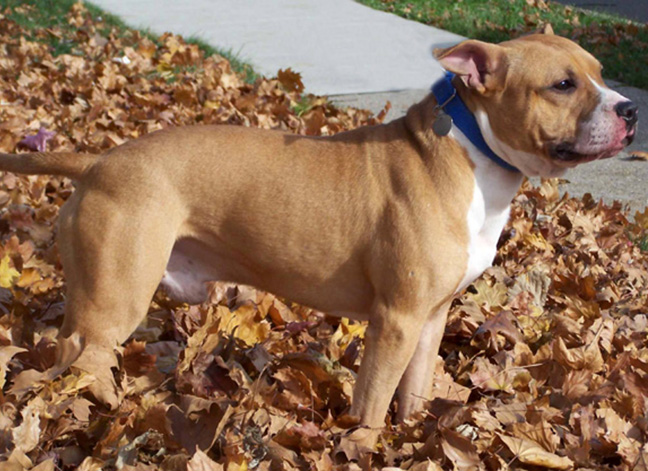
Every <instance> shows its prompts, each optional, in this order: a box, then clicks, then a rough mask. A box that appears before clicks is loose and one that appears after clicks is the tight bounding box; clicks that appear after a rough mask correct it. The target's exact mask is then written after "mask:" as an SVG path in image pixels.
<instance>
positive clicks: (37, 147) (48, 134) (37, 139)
mask: <svg viewBox="0 0 648 471" xmlns="http://www.w3.org/2000/svg"><path fill="white" fill-rule="evenodd" d="M54 136H56V133H55V132H53V131H48V130H47V129H45V128H44V127H42V126H41V128H40V129H39V130H38V132H37V133H36V134H32V135H30V136H27V137H25V138H24V139H23V140H21V141H20V142H19V143H18V144H19V145H21V146H24V147H26V148H28V149H31V150H33V151H38V152H45V151H46V150H47V141H49V140H50V139H52V138H53V137H54Z"/></svg>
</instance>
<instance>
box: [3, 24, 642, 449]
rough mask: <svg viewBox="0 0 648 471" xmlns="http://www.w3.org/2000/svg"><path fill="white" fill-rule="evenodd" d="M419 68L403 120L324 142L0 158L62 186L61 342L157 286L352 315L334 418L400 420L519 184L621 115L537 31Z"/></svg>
mask: <svg viewBox="0 0 648 471" xmlns="http://www.w3.org/2000/svg"><path fill="white" fill-rule="evenodd" d="M435 56H436V58H437V60H438V61H439V62H440V64H441V65H442V66H443V67H444V68H445V69H446V70H447V71H448V72H449V74H448V75H447V76H446V77H444V78H443V79H441V80H440V81H439V82H437V83H436V84H435V85H434V87H433V92H432V93H431V94H430V95H429V96H428V97H427V98H426V99H424V100H423V101H422V102H421V103H418V104H416V105H414V106H412V107H411V108H410V109H409V111H408V112H407V114H406V116H404V117H402V118H400V119H397V120H394V121H392V122H390V123H388V124H383V125H378V126H370V127H362V128H359V129H356V130H353V131H349V132H344V133H340V134H337V135H334V136H331V137H305V136H298V135H292V134H287V133H283V132H280V131H264V130H257V129H249V128H243V127H236V126H226V125H221V126H207V125H205V126H189V127H181V128H175V129H166V130H162V131H158V132H155V133H152V134H149V135H146V136H144V137H141V138H139V139H135V140H132V141H130V142H127V143H125V144H123V145H120V146H118V147H116V148H113V149H111V150H109V151H107V152H105V153H104V154H102V155H86V154H75V153H32V154H1V155H0V169H2V170H5V171H11V172H16V173H26V174H56V175H64V176H67V177H70V178H72V179H74V180H76V182H77V183H76V184H77V188H76V191H75V192H74V194H73V195H72V196H71V197H70V198H69V200H68V201H67V202H66V203H65V205H64V206H63V208H62V209H61V212H60V218H59V233H58V238H59V239H58V244H59V250H60V256H61V260H62V263H63V269H64V273H65V276H66V279H67V294H66V308H65V317H64V322H63V326H62V328H61V335H62V336H63V337H64V338H66V337H69V336H71V335H73V334H76V335H80V336H81V337H82V338H83V339H84V340H85V343H86V345H98V346H103V347H105V348H109V349H112V348H113V347H114V346H116V345H117V344H120V343H122V342H124V341H125V340H126V339H127V338H128V337H129V335H130V334H131V333H132V332H133V331H134V330H135V328H136V327H137V326H138V324H139V323H140V322H141V321H142V319H143V317H144V316H145V315H146V312H147V309H148V307H149V304H150V302H151V299H152V297H153V295H154V293H155V291H156V289H157V288H158V286H159V285H160V284H161V285H162V286H163V287H164V288H165V289H166V291H167V292H168V294H169V295H170V296H171V297H173V298H175V299H177V300H180V301H185V302H187V303H200V302H202V301H204V300H205V299H206V296H207V290H206V287H205V283H206V282H208V281H214V280H219V281H228V282H235V283H241V284H246V285H251V286H255V287H257V288H260V289H263V290H266V291H270V292H272V293H275V294H277V295H280V296H284V297H287V298H289V299H291V300H293V301H296V302H299V303H301V304H304V305H307V306H310V307H313V308H316V309H318V310H320V311H324V312H327V313H329V314H332V315H336V316H346V317H349V318H352V319H357V320H363V321H369V325H368V328H367V331H366V344H365V351H364V357H363V359H362V363H361V366H360V370H359V374H358V377H357V382H356V385H355V390H354V397H353V401H352V407H351V411H350V413H351V414H352V415H355V416H357V417H359V420H360V423H361V424H363V425H365V426H366V427H367V429H368V430H370V431H373V433H374V434H375V431H376V430H380V428H381V427H382V426H383V425H384V421H385V415H386V413H387V411H388V407H389V404H390V401H391V400H392V396H393V394H394V392H395V391H396V390H397V389H398V412H397V416H398V418H399V419H404V418H406V417H408V416H409V415H410V414H411V413H412V412H414V411H416V410H417V409H419V408H420V407H421V406H422V399H421V398H426V397H429V396H428V393H429V391H430V389H431V387H432V379H433V378H432V375H433V371H434V366H435V365H434V363H435V361H436V358H437V353H438V350H439V344H440V342H441V338H442V336H443V332H444V326H445V323H446V317H447V312H448V307H449V305H450V303H451V301H452V300H453V298H454V297H455V296H456V295H457V293H459V292H460V291H461V290H462V289H464V288H465V287H466V286H467V285H468V284H470V283H471V282H472V281H473V280H474V279H475V278H476V277H478V276H479V275H480V274H481V273H482V272H483V271H484V270H485V269H486V268H487V267H489V266H490V265H491V263H492V261H493V258H494V256H495V252H496V245H497V241H498V238H499V236H500V233H501V232H502V229H503V227H504V225H505V224H506V222H507V219H508V216H509V207H510V204H511V201H512V199H513V197H514V196H515V194H516V192H517V190H518V188H519V187H520V185H521V183H522V181H523V178H524V176H534V175H541V176H545V177H556V176H560V175H562V174H563V173H564V172H565V171H566V170H567V169H568V168H571V167H574V166H576V165H579V164H581V163H584V162H589V161H592V160H596V159H603V158H608V157H612V156H614V155H615V154H617V153H618V152H620V151H621V150H622V149H623V148H624V147H625V146H626V145H628V144H629V143H630V142H631V141H632V139H633V137H634V134H635V130H636V124H637V115H638V112H637V107H636V106H635V105H634V104H633V103H632V102H631V101H629V100H628V99H627V98H625V97H623V96H622V95H620V94H618V93H617V92H615V91H612V90H610V89H609V88H607V87H606V86H605V84H604V82H603V80H602V78H601V73H600V71H601V66H600V64H599V62H598V61H597V60H596V59H595V58H594V57H593V56H592V55H590V54H589V53H587V52H586V51H585V50H583V49H582V48H581V47H579V46H578V45H576V44H575V43H573V42H571V41H569V40H567V39H565V38H561V37H559V36H556V35H553V34H533V35H530V36H526V37H522V38H518V39H514V40H511V41H507V42H503V43H500V44H490V43H485V42H481V41H476V40H466V41H464V42H461V43H459V44H458V45H456V46H453V47H450V48H447V49H438V50H435ZM269 216H270V217H269ZM363 440H367V441H368V442H371V440H372V438H371V437H369V438H364V439H363Z"/></svg>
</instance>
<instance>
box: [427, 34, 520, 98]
mask: <svg viewBox="0 0 648 471" xmlns="http://www.w3.org/2000/svg"><path fill="white" fill-rule="evenodd" d="M434 57H436V59H437V60H438V61H439V63H440V64H441V65H442V66H443V68H444V69H446V70H448V71H450V72H452V73H454V74H456V75H458V76H459V77H460V78H461V80H462V81H463V83H464V84H465V85H466V87H468V88H470V89H473V90H475V91H477V92H479V93H485V92H486V91H489V90H496V89H499V88H501V87H503V86H504V80H505V79H506V70H507V68H508V64H507V61H506V54H505V53H504V48H503V47H501V46H498V45H497V44H490V43H485V42H482V41H476V40H473V39H469V40H467V41H464V42H462V43H459V44H457V45H456V46H453V47H449V48H447V49H435V50H434Z"/></svg>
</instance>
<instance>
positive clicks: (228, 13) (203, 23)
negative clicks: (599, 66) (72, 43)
mask: <svg viewBox="0 0 648 471" xmlns="http://www.w3.org/2000/svg"><path fill="white" fill-rule="evenodd" d="M646 2H648V0H638V1H637V2H633V1H628V0H621V1H619V2H614V1H608V2H605V3H606V6H607V7H610V5H607V4H614V3H617V4H618V5H619V8H622V7H623V8H625V7H627V6H628V5H627V4H634V3H637V4H638V6H635V8H634V9H632V10H633V11H634V12H635V13H637V12H639V13H640V12H641V11H644V10H642V7H641V5H642V4H645V3H646ZM93 3H95V4H96V5H97V6H99V7H101V8H103V9H105V10H107V11H109V12H111V13H114V14H117V15H119V16H120V17H121V18H122V19H123V20H124V21H125V22H126V23H127V24H129V25H131V26H134V27H141V28H148V29H149V30H151V31H152V32H154V33H158V34H161V33H164V32H165V31H171V32H173V33H176V34H181V35H183V36H185V37H187V38H189V37H198V38H200V39H202V40H204V41H206V42H207V43H209V44H211V45H213V46H215V47H219V48H221V49H226V50H230V51H231V52H233V53H234V54H236V55H238V57H239V58H240V59H242V60H244V61H246V62H248V63H250V64H251V65H252V66H253V67H254V68H255V70H256V71H257V72H259V73H261V74H263V75H267V76H274V75H275V74H276V72H277V70H279V69H282V68H283V69H285V68H287V67H291V68H292V69H293V70H296V71H298V72H300V73H301V74H302V77H303V82H304V84H305V86H306V91H307V92H310V93H314V94H318V95H327V96H329V97H330V98H331V99H332V100H333V101H335V102H337V103H339V104H341V105H348V106H355V107H360V108H367V109H370V110H373V111H375V112H377V111H379V110H380V109H382V108H383V107H384V105H385V103H386V102H387V101H389V102H390V103H391V105H392V109H391V111H390V113H389V114H388V115H387V120H391V119H395V118H397V117H399V116H402V115H403V114H404V113H405V111H406V110H407V108H408V107H409V106H410V105H412V104H414V103H416V102H417V101H419V100H420V99H422V98H423V97H424V96H425V95H426V94H427V93H428V90H429V87H430V85H431V84H432V83H433V82H434V81H435V80H436V79H437V78H439V77H440V76H441V75H442V70H441V68H440V67H439V65H438V64H437V63H436V62H435V61H434V60H433V58H432V49H433V48H434V47H447V46H450V45H452V44H456V43H457V42H459V41H461V40H462V39H463V38H462V37H461V36H458V35H455V34H452V33H449V32H447V31H443V30H440V29H437V28H434V27H431V26H426V25H423V24H420V23H417V22H414V21H409V20H405V19H403V18H400V17H398V16H396V15H392V14H389V13H384V12H380V11H376V10H373V9H371V8H368V7H365V6H363V5H361V4H359V3H356V2H354V1H353V0H325V1H322V0H272V1H269V0H184V1H183V2H178V1H176V0H138V1H137V2H133V1H131V0H93ZM570 3H575V2H570ZM590 3H591V2H590ZM599 3H602V2H599ZM611 6H614V5H611ZM609 85H610V86H611V87H612V88H614V89H616V90H618V91H619V92H620V93H621V94H623V95H625V96H627V97H628V98H630V99H632V100H633V101H635V102H636V103H638V104H639V107H640V116H641V115H642V114H643V115H645V113H648V111H644V110H648V91H646V90H640V89H637V88H633V87H627V86H624V85H623V84H619V83H615V82H609ZM641 121H642V120H641V119H640V128H639V133H638V135H637V138H636V139H635V142H634V143H633V145H632V146H631V147H629V149H628V152H624V153H623V154H622V155H620V156H619V157H616V158H613V159H608V160H605V161H599V162H593V163H590V164H587V165H582V166H580V167H578V168H576V169H574V170H571V171H570V172H569V173H568V174H567V175H566V178H567V179H568V180H569V183H568V184H566V185H564V187H563V189H564V190H566V191H568V192H569V193H570V194H573V195H582V194H583V193H586V192H589V193H592V195H593V196H594V197H595V198H603V199H604V200H606V201H609V202H611V201H612V200H620V201H621V202H623V203H624V204H627V205H629V206H630V207H631V209H632V210H636V209H643V208H644V207H645V206H647V205H648V185H646V182H648V162H644V161H640V160H632V159H630V158H629V155H630V153H631V152H632V151H633V150H643V151H648V129H646V127H642V126H641V125H642V123H641Z"/></svg>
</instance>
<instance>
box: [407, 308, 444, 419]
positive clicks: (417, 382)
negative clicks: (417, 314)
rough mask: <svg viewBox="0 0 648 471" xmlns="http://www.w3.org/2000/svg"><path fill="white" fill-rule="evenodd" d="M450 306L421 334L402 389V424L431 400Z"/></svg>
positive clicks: (440, 312) (436, 316)
mask: <svg viewBox="0 0 648 471" xmlns="http://www.w3.org/2000/svg"><path fill="white" fill-rule="evenodd" d="M450 303H451V302H447V303H445V304H443V305H442V306H441V307H440V308H439V309H437V310H435V311H434V312H432V315H431V316H430V317H429V319H428V320H427V322H426V323H425V325H424V326H423V328H422V330H421V335H420V337H419V339H418V344H417V346H416V351H415V352H414V355H413V356H412V359H411V360H410V362H409V365H408V366H407V369H406V370H405V374H404V375H403V377H402V378H401V381H400V384H399V385H398V416H397V417H398V420H399V421H403V420H405V419H406V418H407V417H409V416H410V415H411V414H413V413H414V412H416V411H418V410H420V409H421V408H422V407H423V402H424V401H425V400H426V399H430V397H429V394H430V392H431V391H432V386H433V383H434V369H435V366H436V362H437V356H438V353H439V346H440V345H441V339H442V338H443V333H444V331H445V325H446V320H447V318H448V309H449V308H450Z"/></svg>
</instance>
